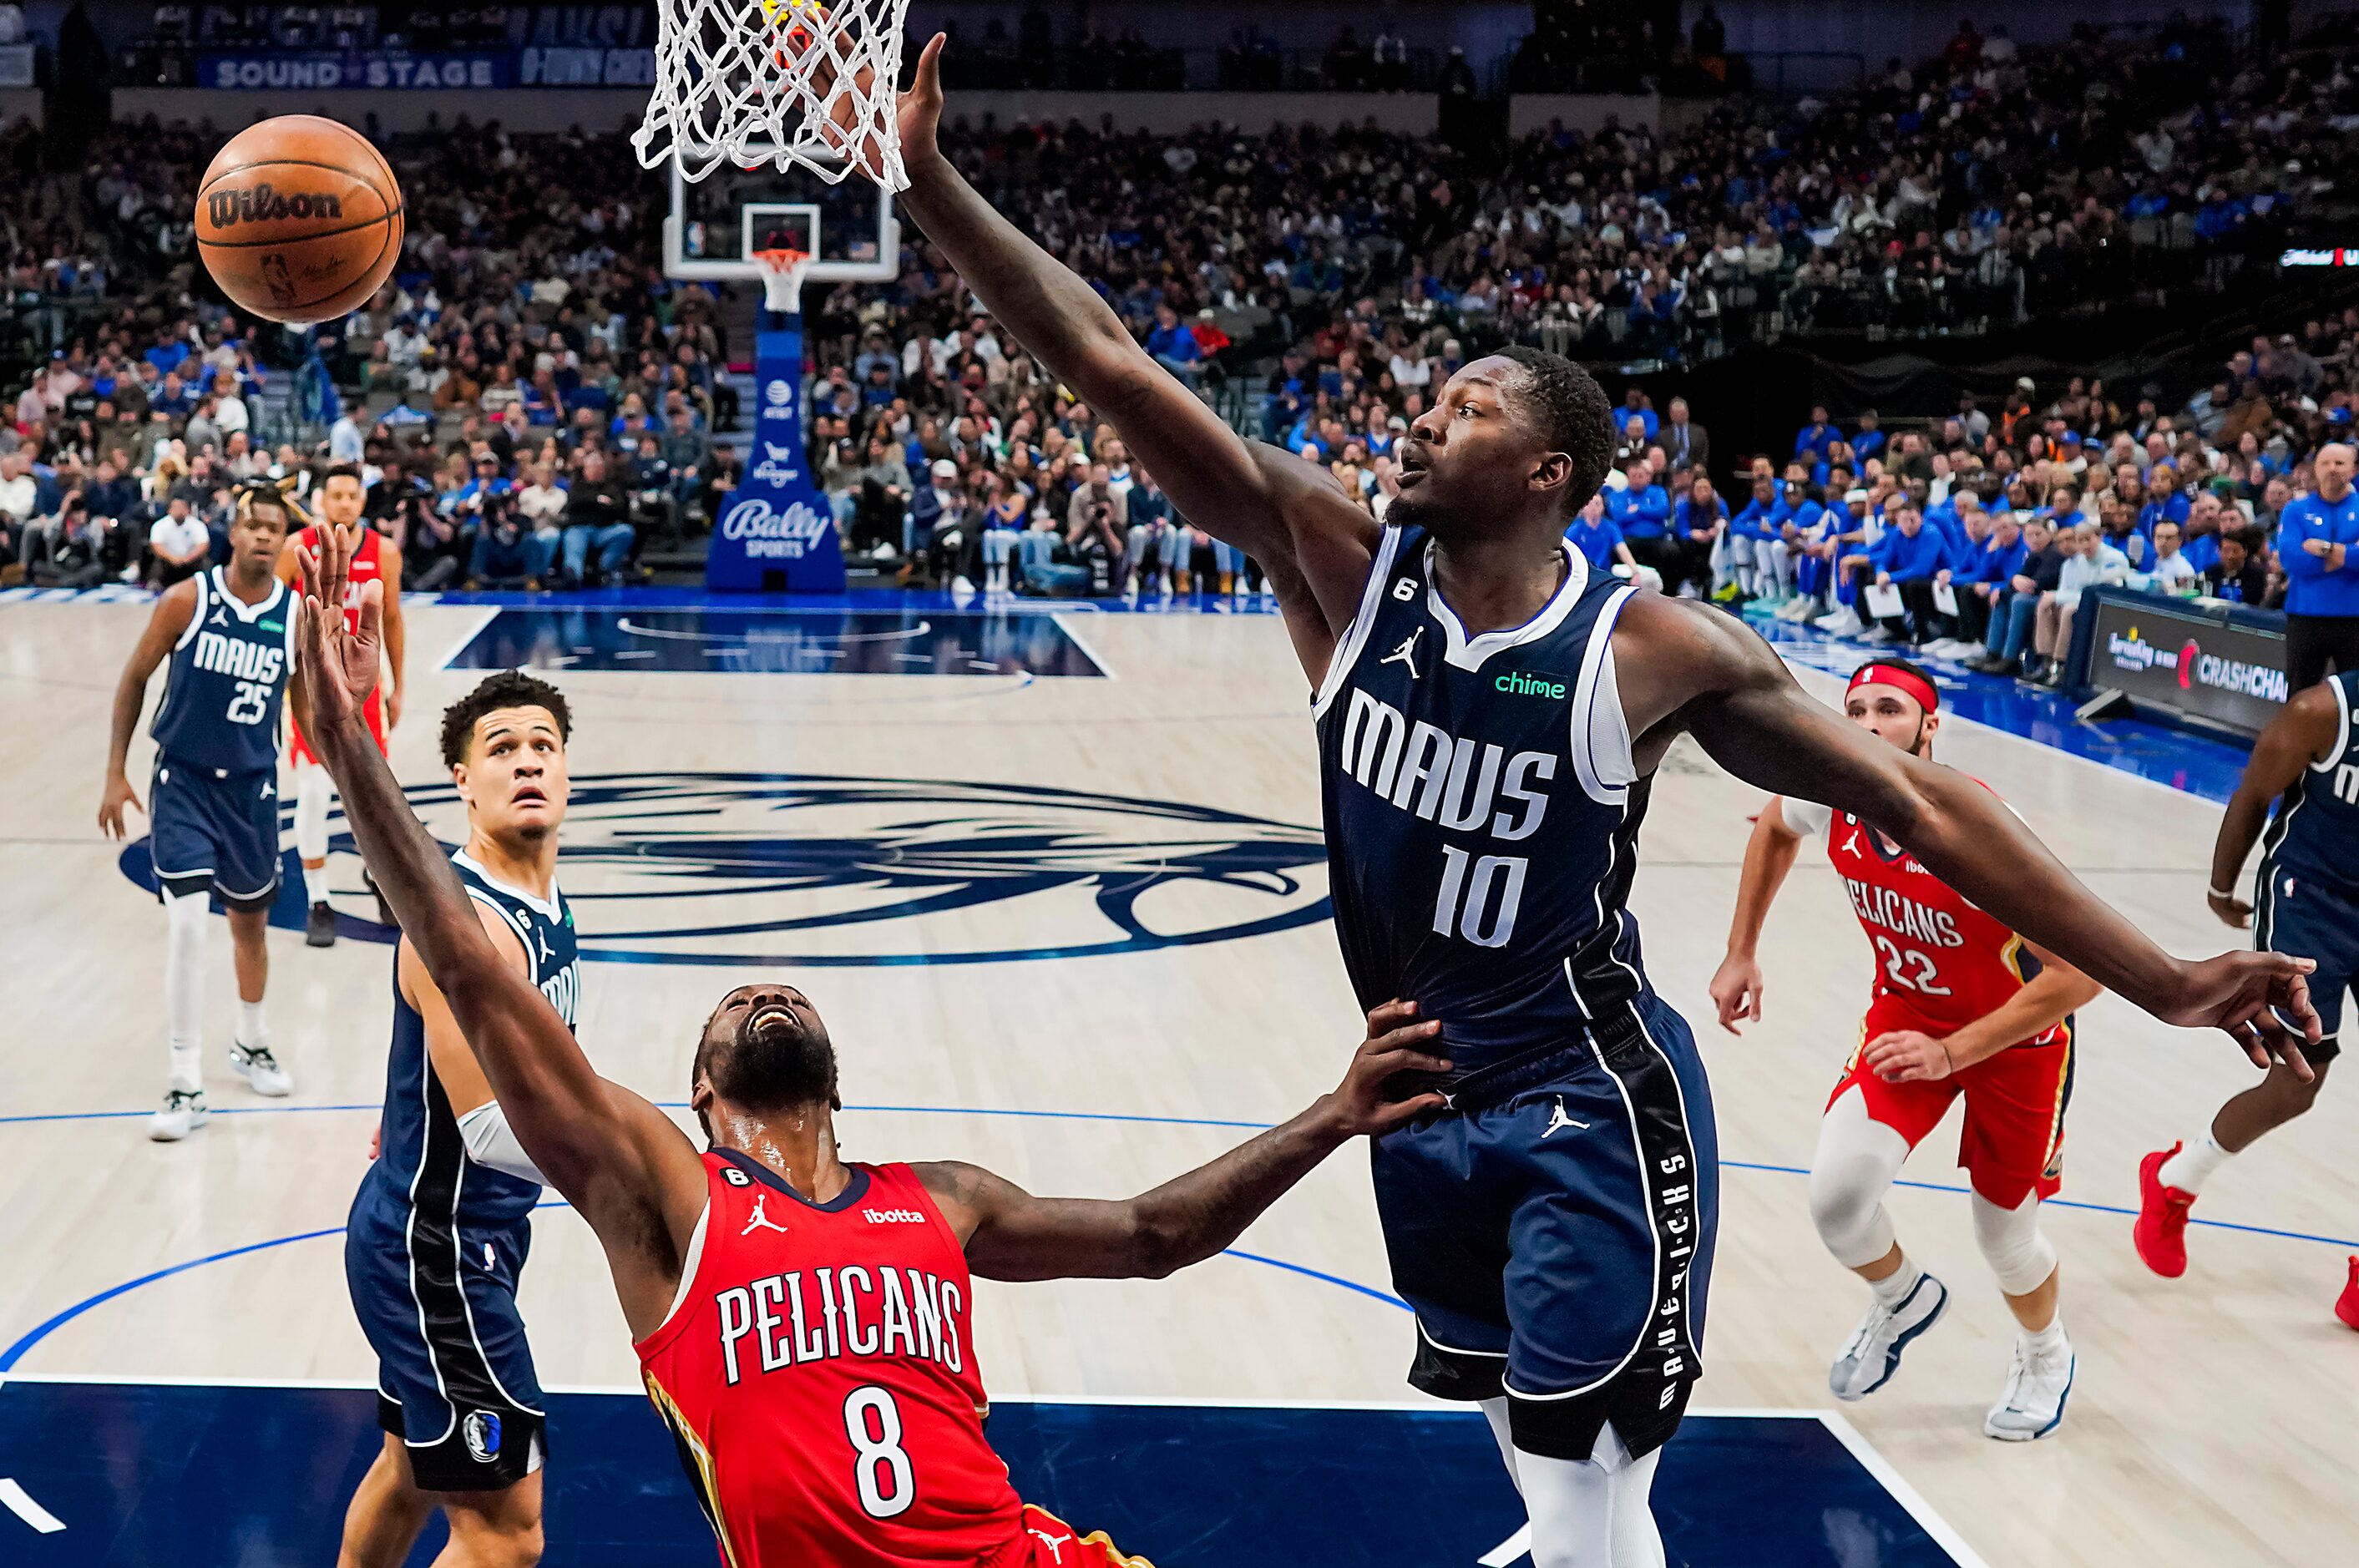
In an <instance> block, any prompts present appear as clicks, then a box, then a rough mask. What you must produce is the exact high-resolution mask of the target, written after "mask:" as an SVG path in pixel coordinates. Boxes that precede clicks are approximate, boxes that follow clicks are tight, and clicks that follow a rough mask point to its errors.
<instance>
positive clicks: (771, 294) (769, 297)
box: [754, 250, 811, 316]
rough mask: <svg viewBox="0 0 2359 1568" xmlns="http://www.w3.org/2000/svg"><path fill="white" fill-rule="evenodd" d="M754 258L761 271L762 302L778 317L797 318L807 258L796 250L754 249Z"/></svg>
mask: <svg viewBox="0 0 2359 1568" xmlns="http://www.w3.org/2000/svg"><path fill="white" fill-rule="evenodd" d="M754 259H755V261H756V262H757V263H759V264H760V266H761V268H762V302H763V303H764V304H766V305H767V306H768V307H769V308H770V309H771V310H776V311H777V313H778V314H780V315H782V316H796V315H800V314H801V313H802V298H803V274H804V272H806V271H807V270H809V268H810V261H811V258H810V256H809V255H808V254H807V253H805V252H803V251H799V250H757V251H756V252H755V253H754Z"/></svg>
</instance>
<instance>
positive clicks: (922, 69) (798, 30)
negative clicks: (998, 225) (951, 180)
mask: <svg viewBox="0 0 2359 1568" xmlns="http://www.w3.org/2000/svg"><path fill="white" fill-rule="evenodd" d="M812 8H813V9H817V7H816V6H814V7H812ZM800 9H801V7H800V6H799V5H788V6H787V7H785V8H784V14H785V15H789V16H799V12H800ZM947 41H948V40H947V38H945V37H944V35H942V34H940V33H936V34H935V35H934V36H933V37H932V38H929V39H927V40H926V47H925V49H924V50H923V51H922V52H920V53H919V56H918V67H917V70H916V71H915V72H914V73H913V74H912V75H911V77H910V81H909V90H908V92H906V93H901V94H900V95H899V96H898V97H897V99H896V100H895V101H894V103H893V108H892V111H891V112H892V114H893V121H894V123H893V125H892V126H890V127H887V126H886V125H885V124H884V123H883V116H884V114H885V110H884V108H883V106H882V105H876V106H875V107H872V108H869V109H868V110H867V111H866V112H865V113H864V112H863V109H862V105H863V104H864V103H866V102H867V101H868V96H869V90H870V89H871V87H872V86H874V84H875V80H876V71H875V67H873V66H870V65H865V64H862V65H853V64H852V61H851V54H852V43H851V39H850V38H848V37H847V36H846V35H844V34H843V33H841V32H822V33H819V34H813V33H811V32H810V29H809V28H808V27H804V26H803V25H802V23H801V22H800V21H799V20H798V21H797V22H796V23H794V24H793V25H792V27H791V29H790V30H789V31H788V32H787V33H786V34H785V35H784V38H783V43H782V47H783V48H784V49H787V50H788V51H791V52H792V53H793V54H794V55H795V57H796V59H797V60H798V61H800V60H804V59H806V58H810V59H812V65H811V70H810V82H811V88H812V91H813V92H814V93H816V94H817V95H818V96H819V98H820V100H821V103H824V104H825V105H826V109H825V118H824V119H823V120H822V121H821V124H820V134H821V136H824V137H825V138H826V139H827V144H828V146H830V147H833V148H834V149H835V150H836V152H837V153H838V154H840V155H841V156H842V157H843V160H844V161H845V162H847V163H849V164H851V165H853V167H854V168H856V169H859V170H860V171H861V172H862V173H863V174H865V175H866V176H868V178H869V179H871V180H875V181H876V183H877V184H879V185H882V186H884V187H885V188H886V190H888V191H891V190H897V189H899V188H901V187H902V186H903V185H905V184H906V183H907V177H906V173H905V172H904V173H901V174H899V175H898V176H897V171H896V169H894V167H893V162H892V159H891V158H890V157H889V156H888V148H889V147H890V146H891V141H892V138H891V135H890V132H891V131H897V132H898V133H899V144H900V170H901V171H906V170H908V169H911V168H913V167H916V166H918V165H921V164H925V163H929V162H931V161H932V160H933V159H934V158H937V157H939V156H940V147H939V146H938V144H937V142H936V140H935V135H934V133H935V128H936V127H937V126H938V125H940V123H941V117H942V72H941V58H942V48H943V45H944V44H945V43H946V42H947ZM847 68H849V69H850V70H851V71H852V76H853V87H854V88H856V89H857V91H856V92H852V93H843V94H841V95H838V94H837V93H836V91H835V85H836V77H837V75H838V73H839V72H841V71H843V70H845V69H847Z"/></svg>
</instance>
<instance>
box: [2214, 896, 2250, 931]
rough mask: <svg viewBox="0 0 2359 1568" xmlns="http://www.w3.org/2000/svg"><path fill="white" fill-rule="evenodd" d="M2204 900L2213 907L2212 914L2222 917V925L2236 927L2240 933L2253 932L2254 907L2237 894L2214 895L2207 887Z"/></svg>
mask: <svg viewBox="0 0 2359 1568" xmlns="http://www.w3.org/2000/svg"><path fill="white" fill-rule="evenodd" d="M2203 900H2204V902H2206V903H2208V904H2210V905H2211V906H2212V913H2213V914H2215V915H2217V916H2219V917H2220V923H2221V924H2222V925H2223V926H2234V927H2235V928H2236V929H2237V930H2238V931H2250V930H2252V928H2253V906H2252V905H2250V904H2247V903H2246V902H2245V900H2244V899H2242V898H2238V897H2236V895H2235V894H2234V893H2214V892H2212V890H2211V889H2210V888H2208V887H2207V888H2205V889H2204V890H2203Z"/></svg>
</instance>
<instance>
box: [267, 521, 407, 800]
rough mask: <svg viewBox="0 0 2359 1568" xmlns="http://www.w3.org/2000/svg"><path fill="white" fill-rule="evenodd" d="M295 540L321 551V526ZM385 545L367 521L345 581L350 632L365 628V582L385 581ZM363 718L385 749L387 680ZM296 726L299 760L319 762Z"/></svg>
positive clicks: (374, 691)
mask: <svg viewBox="0 0 2359 1568" xmlns="http://www.w3.org/2000/svg"><path fill="white" fill-rule="evenodd" d="M294 542H295V544H296V545H297V546H298V547H299V548H300V549H303V550H313V551H317V550H319V548H320V529H319V526H318V525H317V524H313V525H312V526H310V527H309V528H301V529H299V530H297V532H296V535H295V539H294ZM384 546H385V536H384V535H383V534H380V533H378V532H377V531H376V530H375V528H370V527H369V526H368V525H367V524H366V523H363V524H362V525H361V544H360V549H359V550H355V551H353V574H352V577H351V580H350V581H348V582H347V583H345V584H344V630H345V632H346V633H347V634H349V635H352V636H358V635H359V633H360V629H361V584H362V583H378V582H382V581H384V577H385V565H384V561H382V559H381V558H380V557H379V555H378V551H379V550H382V549H383V548H384ZM295 586H296V588H297V590H298V591H300V590H301V588H302V578H301V576H300V575H299V574H298V576H297V578H296V580H295ZM287 711H288V714H289V715H290V716H291V715H292V714H293V713H294V712H295V708H294V704H292V703H289V704H288V709H287ZM362 717H364V718H365V719H366V720H367V721H368V727H369V734H370V735H375V737H376V748H377V750H379V751H383V750H385V748H386V743H385V682H383V681H378V682H377V684H376V685H375V686H374V687H372V688H371V689H370V691H369V694H368V702H367V704H366V705H365V706H364V708H363V709H362ZM293 729H294V732H295V757H296V759H297V760H298V761H300V762H317V761H318V760H319V758H318V757H315V756H313V755H312V752H311V747H310V745H309V744H308V743H306V742H305V740H304V739H303V725H302V723H301V721H299V720H296V721H294V722H293Z"/></svg>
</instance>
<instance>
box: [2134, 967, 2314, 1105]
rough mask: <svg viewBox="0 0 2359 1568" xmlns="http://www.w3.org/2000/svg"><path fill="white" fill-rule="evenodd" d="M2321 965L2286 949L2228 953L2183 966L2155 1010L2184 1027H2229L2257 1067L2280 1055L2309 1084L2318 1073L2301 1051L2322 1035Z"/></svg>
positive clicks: (2153, 1010) (2226, 1028)
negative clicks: (2313, 989)
mask: <svg viewBox="0 0 2359 1568" xmlns="http://www.w3.org/2000/svg"><path fill="white" fill-rule="evenodd" d="M2317 967H2318V963H2317V961H2316V960H2315V959H2310V958H2295V957H2293V956H2291V955H2289V954H2288V953H2222V954H2221V955H2220V956H2219V957H2217V958H2207V959H2204V960H2202V961H2201V963H2197V964H2180V975H2179V984H2178V985H2177V986H2176V987H2175V988H2174V994H2173V995H2172V996H2171V997H2170V998H2169V1001H2168V1002H2167V1003H2166V1005H2165V1006H2163V1007H2155V1008H2152V1009H2150V1010H2151V1011H2152V1012H2153V1013H2154V1015H2155V1017H2157V1018H2160V1019H2161V1020H2162V1021H2163V1022H2165V1023H2169V1024H2177V1025H2179V1026H2180V1028H2182V1029H2225V1030H2227V1031H2228V1034H2229V1035H2230V1037H2231V1038H2233V1039H2234V1040H2235V1042H2236V1043H2237V1044H2238V1045H2241V1046H2243V1047H2244V1048H2245V1055H2246V1056H2249V1057H2251V1058H2252V1059H2253V1065H2254V1066H2256V1067H2267V1065H2268V1064H2269V1061H2270V1059H2271V1058H2272V1057H2274V1058H2275V1059H2277V1061H2279V1062H2284V1063H2285V1064H2286V1065H2287V1066H2288V1067H2289V1068H2291V1069H2293V1073H2294V1076H2295V1077H2297V1078H2299V1079H2300V1080H2301V1081H2302V1082H2303V1083H2309V1082H2310V1080H2311V1079H2312V1078H2314V1077H2315V1076H2317V1074H2315V1073H2312V1072H2311V1071H2310V1062H2309V1061H2308V1060H2307V1059H2306V1058H2304V1057H2303V1055H2302V1053H2301V1046H2302V1042H2303V1041H2305V1040H2312V1041H2314V1040H2317V1039H2318V1038H2319V1036H2320V1033H2321V1030H2320V1029H2319V1023H2318V1009H2317V1008H2316V1007H2311V1006H2310V979H2309V975H2310V971H2311V970H2313V969H2315V968H2317ZM2281 1018H2285V1019H2291V1020H2292V1021H2293V1027H2292V1028H2291V1029H2288V1027H2287V1026H2286V1024H2284V1023H2283V1022H2280V1021H2279V1020H2280V1019H2281Z"/></svg>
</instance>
